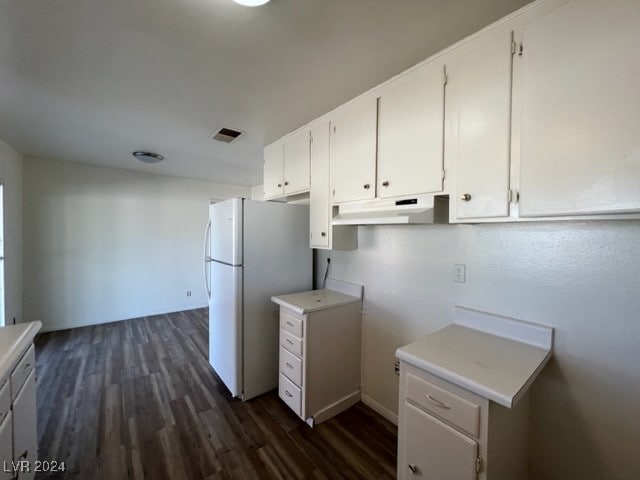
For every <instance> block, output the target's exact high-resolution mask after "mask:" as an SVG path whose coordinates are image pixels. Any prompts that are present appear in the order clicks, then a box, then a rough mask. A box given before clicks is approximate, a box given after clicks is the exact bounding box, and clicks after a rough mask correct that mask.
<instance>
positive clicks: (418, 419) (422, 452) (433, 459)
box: [398, 403, 478, 480]
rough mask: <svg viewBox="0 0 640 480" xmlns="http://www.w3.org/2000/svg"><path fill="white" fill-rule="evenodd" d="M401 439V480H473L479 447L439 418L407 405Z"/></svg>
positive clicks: (399, 468) (400, 432) (399, 458)
mask: <svg viewBox="0 0 640 480" xmlns="http://www.w3.org/2000/svg"><path fill="white" fill-rule="evenodd" d="M402 408H404V410H405V411H404V415H403V421H402V424H401V425H400V431H399V435H401V436H402V437H403V438H402V439H401V441H400V452H399V457H398V478H400V479H412V478H424V479H429V480H473V479H475V478H476V477H477V474H476V459H477V458H478V444H477V443H476V442H475V441H474V440H472V439H471V438H469V437H467V436H466V435H463V434H462V433H460V432H458V431H457V430H454V429H453V428H451V427H449V426H448V425H446V424H444V423H443V422H441V421H440V420H437V419H436V418H435V417H433V416H431V415H429V414H427V413H425V412H423V411H422V410H420V409H419V408H417V407H414V406H413V405H411V404H409V403H405V404H404V405H403V406H402Z"/></svg>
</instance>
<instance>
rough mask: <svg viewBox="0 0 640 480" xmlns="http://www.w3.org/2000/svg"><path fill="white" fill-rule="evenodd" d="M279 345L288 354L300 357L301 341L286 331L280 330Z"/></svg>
mask: <svg viewBox="0 0 640 480" xmlns="http://www.w3.org/2000/svg"><path fill="white" fill-rule="evenodd" d="M280 345H281V346H283V347H284V348H286V349H287V350H289V351H290V352H292V353H295V354H296V355H297V356H299V357H302V339H301V338H298V337H296V336H295V335H293V334H292V333H289V332H287V331H286V330H280Z"/></svg>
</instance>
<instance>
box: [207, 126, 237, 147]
mask: <svg viewBox="0 0 640 480" xmlns="http://www.w3.org/2000/svg"><path fill="white" fill-rule="evenodd" d="M242 133H243V132H240V131H238V130H234V129H233V128H227V127H221V128H219V129H218V130H216V132H215V133H214V134H213V135H212V136H211V138H213V139H214V140H217V141H218V142H224V143H231V142H233V141H234V140H235V139H237V138H238V137H239V136H240V135H242Z"/></svg>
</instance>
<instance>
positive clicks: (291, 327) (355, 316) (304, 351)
mask: <svg viewBox="0 0 640 480" xmlns="http://www.w3.org/2000/svg"><path fill="white" fill-rule="evenodd" d="M361 309H362V305H361V303H360V302H356V303H350V304H346V305H339V306H335V307H329V308H325V309H322V310H316V311H312V312H309V313H306V314H303V315H299V314H297V313H295V312H293V311H290V310H287V309H286V308H285V307H282V306H281V307H280V382H279V387H278V394H279V396H280V398H281V399H282V400H283V401H284V402H285V403H286V404H287V405H288V406H289V408H291V410H293V411H294V412H295V414H296V415H298V416H299V417H300V418H301V419H302V420H304V421H306V422H307V423H308V424H309V425H311V426H313V425H314V424H316V423H321V422H324V421H325V420H328V419H329V418H331V417H333V416H334V415H337V414H338V413H340V412H342V411H344V410H346V409H347V408H349V407H351V406H352V405H354V404H356V403H357V402H358V401H359V400H360V342H361V322H362V320H361V317H362V315H361Z"/></svg>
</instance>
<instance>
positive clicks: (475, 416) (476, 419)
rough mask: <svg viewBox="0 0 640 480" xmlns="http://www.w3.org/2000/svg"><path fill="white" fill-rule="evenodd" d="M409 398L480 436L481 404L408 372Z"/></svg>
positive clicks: (466, 430) (470, 432)
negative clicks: (476, 403)
mask: <svg viewBox="0 0 640 480" xmlns="http://www.w3.org/2000/svg"><path fill="white" fill-rule="evenodd" d="M407 398H408V399H409V400H411V401H412V402H414V403H416V404H417V405H419V406H421V407H422V408H424V409H426V410H428V411H430V412H432V413H434V414H435V415H436V416H438V417H440V418H443V419H444V420H446V421H447V422H449V423H451V424H452V425H454V426H456V427H458V428H460V429H462V430H464V431H465V432H467V433H469V434H471V435H473V436H474V437H476V438H477V437H478V434H479V433H480V432H479V430H480V406H478V405H475V404H473V403H471V402H469V401H467V400H465V399H464V398H460V397H459V396H457V395H455V394H453V393H451V392H448V391H447V390H444V389H442V388H440V387H438V386H436V385H434V384H432V383H430V382H427V381H426V380H424V379H422V378H418V377H416V376H415V375H413V374H411V373H408V374H407Z"/></svg>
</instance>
